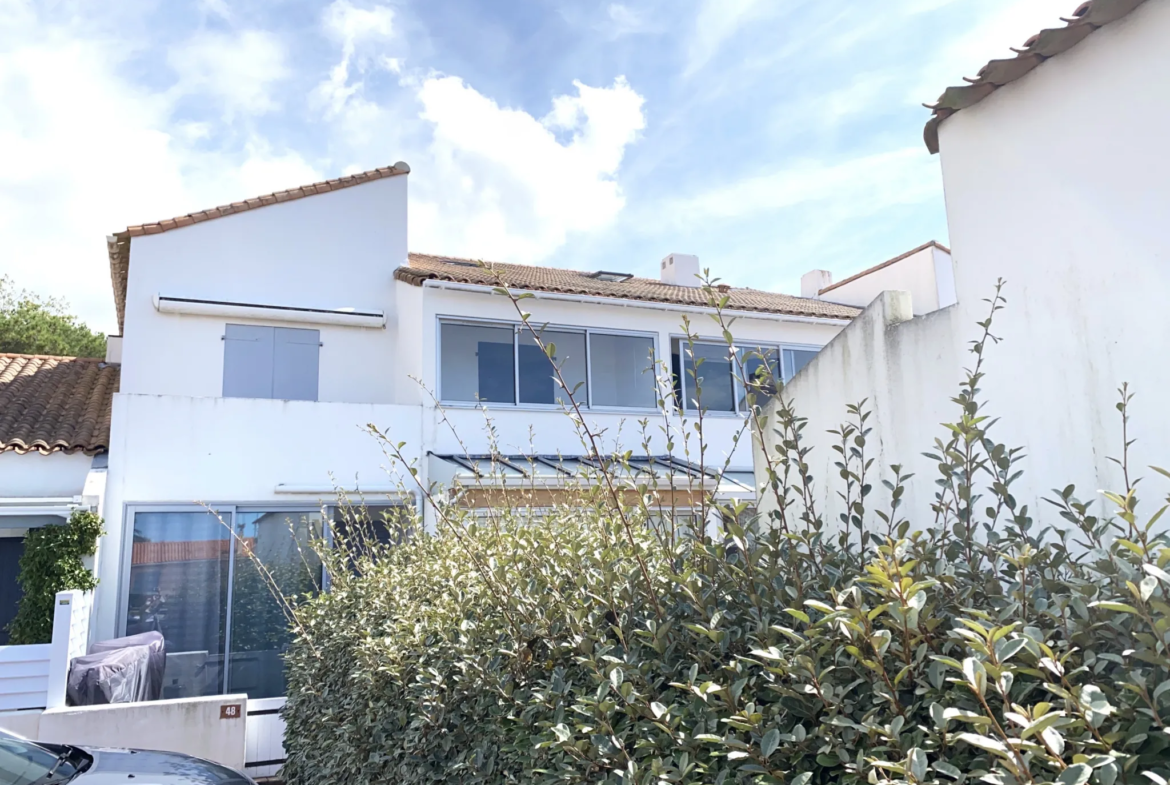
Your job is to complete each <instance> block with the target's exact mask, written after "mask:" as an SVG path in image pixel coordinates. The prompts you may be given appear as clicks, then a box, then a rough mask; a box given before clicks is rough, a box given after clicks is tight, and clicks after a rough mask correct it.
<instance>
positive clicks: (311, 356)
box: [272, 327, 321, 401]
mask: <svg viewBox="0 0 1170 785" xmlns="http://www.w3.org/2000/svg"><path fill="white" fill-rule="evenodd" d="M275 330H276V334H275V341H274V344H273V369H272V397H273V398H284V399H287V400H291V401H315V400H317V379H318V377H319V376H320V359H321V349H320V347H321V331H320V330H298V329H294V328H291V327H277V328H275Z"/></svg>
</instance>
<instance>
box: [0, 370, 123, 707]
mask: <svg viewBox="0 0 1170 785" xmlns="http://www.w3.org/2000/svg"><path fill="white" fill-rule="evenodd" d="M117 389H118V365H117V364H116V363H108V362H105V361H103V360H101V359H89V358H78V357H45V356H38V355H23V354H0V646H4V645H5V644H7V643H8V632H7V627H8V625H9V623H10V622H11V621H12V619H13V617H14V616H15V615H16V610H17V606H18V604H19V601H20V596H21V591H20V586H19V584H18V583H17V580H16V579H17V575H18V574H19V569H18V565H19V561H20V556H21V554H22V553H23V552H24V540H25V537H26V535H27V534H28V532H29V530H31V529H35V528H40V527H42V526H48V525H53V524H61V523H64V522H65V520H66V519H67V518H68V517H69V516H70V514H72V512H73V511H74V510H78V509H90V510H99V509H101V507H102V497H103V494H104V492H105V480H106V459H107V455H106V452H107V447H108V445H109V437H110V399H111V398H112V396H113V394H114V392H115V391H116V390H117ZM13 701H15V703H13ZM10 704H11V705H10ZM14 707H15V708H22V706H21V705H20V699H19V698H16V697H12V696H5V695H4V685H3V684H0V710H2V709H7V708H14Z"/></svg>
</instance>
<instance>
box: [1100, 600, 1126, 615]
mask: <svg viewBox="0 0 1170 785" xmlns="http://www.w3.org/2000/svg"><path fill="white" fill-rule="evenodd" d="M1089 607H1090V608H1101V609H1102V610H1106V611H1117V612H1118V613H1132V614H1135V615H1136V614H1137V612H1138V609H1137V608H1135V607H1133V606H1132V605H1127V604H1126V603H1124V602H1114V601H1112V600H1100V601H1098V602H1091V603H1089Z"/></svg>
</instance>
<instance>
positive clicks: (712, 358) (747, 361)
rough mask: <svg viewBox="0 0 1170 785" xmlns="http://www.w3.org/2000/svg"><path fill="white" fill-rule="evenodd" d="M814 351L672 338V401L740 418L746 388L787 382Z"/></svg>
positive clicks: (687, 407)
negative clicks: (754, 384) (746, 385)
mask: <svg viewBox="0 0 1170 785" xmlns="http://www.w3.org/2000/svg"><path fill="white" fill-rule="evenodd" d="M817 351H818V350H817V349H810V348H794V347H787V346H743V345H737V346H736V347H735V353H734V355H733V354H732V352H731V349H730V348H729V347H728V346H727V344H725V343H723V342H714V341H696V342H695V343H694V344H693V347H692V344H691V343H690V342H689V341H687V339H685V338H672V339H671V342H670V352H671V358H670V359H671V372H672V373H673V375H674V396H675V402H676V403H678V402H680V401H681V402H682V408H684V409H685V410H686V411H688V412H697V411H698V410H699V408H700V406H701V407H702V408H703V409H704V410H706V411H707V412H725V413H739V414H746V413H747V410H748V400H747V399H748V390H747V389H746V388H745V385H744V380H747V382H748V383H753V382H766V381H772V380H777V379H778V380H782V381H785V382H787V381H788V380H789V379H791V378H792V377H793V376H795V375H796V373H797V371H799V370H800V369H801V368H803V367H804V366H805V365H807V364H808V362H809V361H810V360H812V358H813V357H815V356H816V354H817Z"/></svg>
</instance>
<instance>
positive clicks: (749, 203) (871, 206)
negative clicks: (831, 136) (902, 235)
mask: <svg viewBox="0 0 1170 785" xmlns="http://www.w3.org/2000/svg"><path fill="white" fill-rule="evenodd" d="M941 185H942V181H941V177H940V175H939V171H938V162H937V160H936V159H934V158H933V157H931V156H930V155H928V154H927V152H926V150H925V149H923V148H922V147H921V146H920V145H914V146H913V147H907V148H904V149H900V150H892V151H886V152H879V153H872V154H869V155H863V156H859V157H856V158H852V159H849V160H845V161H842V162H840V163H834V164H825V163H823V162H821V161H798V162H796V163H794V164H792V165H790V166H787V167H785V168H783V169H781V170H778V171H775V172H770V173H767V174H762V175H753V176H749V177H745V178H742V179H740V180H737V181H734V182H730V183H727V184H725V185H720V186H717V187H715V188H712V189H710V190H707V191H704V192H701V193H698V194H694V195H692V196H689V197H684V198H681V199H678V200H675V201H674V202H671V203H667V204H665V205H659V208H658V209H657V210H656V211H655V212H656V213H657V214H659V215H662V216H668V218H665V219H664V220H666V221H667V222H669V223H671V224H673V225H677V226H686V225H688V224H692V223H694V222H697V221H711V220H739V219H751V218H753V217H756V216H758V215H759V214H760V213H768V212H775V211H778V210H783V209H786V208H790V207H795V206H798V205H804V204H816V205H818V210H822V211H824V212H823V213H822V215H823V216H824V217H825V219H826V220H825V221H824V222H823V223H825V224H826V225H829V224H835V222H837V221H843V220H845V219H847V218H854V217H860V216H863V215H869V214H873V213H876V212H879V211H881V210H883V209H885V208H888V207H891V206H894V205H901V204H917V203H920V202H923V201H926V200H928V199H930V198H934V197H936V196H938V193H939V191H940V189H941ZM830 215H831V216H832V218H833V220H832V221H830V220H828V218H829V216H830ZM836 225H838V226H839V224H836Z"/></svg>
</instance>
